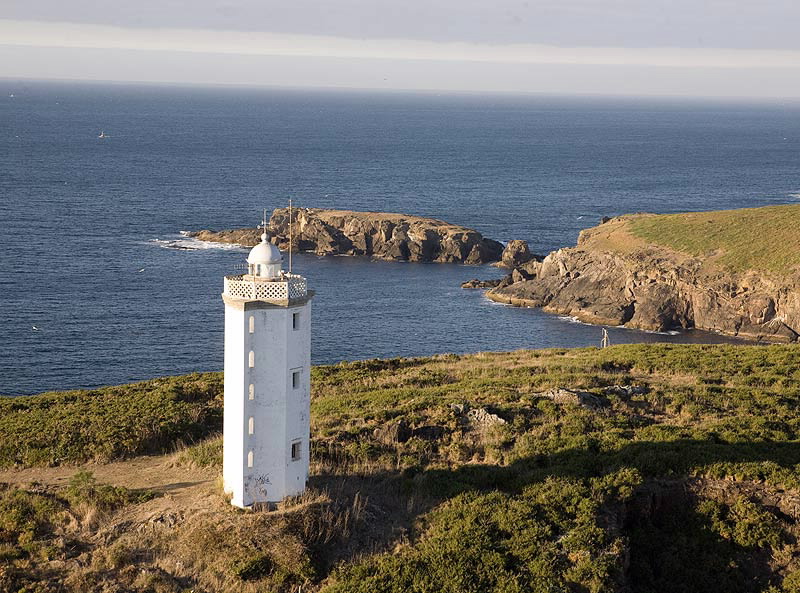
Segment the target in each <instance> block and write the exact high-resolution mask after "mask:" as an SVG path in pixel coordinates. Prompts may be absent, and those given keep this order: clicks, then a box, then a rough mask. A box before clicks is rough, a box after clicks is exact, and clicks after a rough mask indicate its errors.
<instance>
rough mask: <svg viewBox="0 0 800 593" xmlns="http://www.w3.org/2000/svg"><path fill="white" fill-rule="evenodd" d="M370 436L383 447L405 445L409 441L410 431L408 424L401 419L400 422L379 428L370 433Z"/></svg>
mask: <svg viewBox="0 0 800 593" xmlns="http://www.w3.org/2000/svg"><path fill="white" fill-rule="evenodd" d="M372 436H373V437H374V438H375V440H376V441H378V442H381V443H383V444H384V445H396V444H397V443H405V442H406V441H407V440H408V439H410V438H411V430H410V429H409V427H408V423H407V422H406V421H405V420H403V419H402V418H401V419H400V420H396V421H393V422H389V423H388V424H384V425H383V426H379V427H378V428H376V429H375V430H374V431H372Z"/></svg>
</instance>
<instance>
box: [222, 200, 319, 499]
mask: <svg viewBox="0 0 800 593" xmlns="http://www.w3.org/2000/svg"><path fill="white" fill-rule="evenodd" d="M266 226H267V225H266V215H265V217H264V222H263V229H264V233H263V234H262V235H261V242H260V243H259V244H258V245H256V246H255V247H253V249H252V250H251V251H250V254H249V255H248V256H247V273H246V274H241V275H237V276H225V281H224V284H225V289H224V291H223V293H222V300H223V302H224V303H225V411H224V422H223V472H222V474H223V481H224V488H225V492H226V493H228V494H229V495H230V496H231V504H233V505H234V506H237V507H241V508H246V507H250V506H252V505H253V504H256V503H274V502H278V501H280V500H281V499H282V498H284V497H285V496H290V495H295V494H300V493H301V492H303V490H305V487H306V480H307V479H308V469H309V448H310V442H309V437H310V435H309V432H310V428H309V426H310V425H309V417H310V413H309V408H310V401H311V375H310V371H311V299H312V297H313V296H314V293H313V292H312V291H309V290H308V288H307V282H306V279H305V278H303V277H302V276H300V275H297V274H292V273H291V270H290V271H289V273H287V272H286V271H284V270H283V269H282V257H281V253H280V251H278V248H277V247H275V246H274V245H273V244H272V243H270V242H269V237H268V236H267V232H266Z"/></svg>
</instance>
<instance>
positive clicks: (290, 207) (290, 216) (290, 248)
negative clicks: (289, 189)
mask: <svg viewBox="0 0 800 593" xmlns="http://www.w3.org/2000/svg"><path fill="white" fill-rule="evenodd" d="M289 273H290V274H291V273H292V198H289Z"/></svg>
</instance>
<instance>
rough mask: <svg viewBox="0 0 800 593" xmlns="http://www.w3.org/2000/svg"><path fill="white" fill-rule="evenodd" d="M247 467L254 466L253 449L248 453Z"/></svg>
mask: <svg viewBox="0 0 800 593" xmlns="http://www.w3.org/2000/svg"><path fill="white" fill-rule="evenodd" d="M247 467H253V451H248V453H247Z"/></svg>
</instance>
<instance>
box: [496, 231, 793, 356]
mask: <svg viewBox="0 0 800 593" xmlns="http://www.w3.org/2000/svg"><path fill="white" fill-rule="evenodd" d="M641 216H647V215H629V216H623V217H618V218H614V219H611V220H609V221H606V222H604V223H603V224H601V225H600V226H597V227H593V228H590V229H586V230H584V231H583V232H581V235H580V237H579V239H578V245H577V246H576V247H572V248H566V249H559V250H558V251H554V252H552V253H550V254H549V255H548V256H547V257H545V258H544V260H543V261H541V262H537V261H529V262H528V263H526V264H523V265H522V266H518V267H517V268H515V269H514V271H513V272H512V275H510V276H508V277H506V279H505V280H504V282H502V283H501V284H500V285H499V286H498V287H497V288H494V289H492V290H489V291H488V293H487V295H488V296H489V298H491V299H492V300H494V301H497V302H502V303H508V304H512V305H517V306H531V307H542V308H543V309H544V310H545V311H548V312H552V313H559V314H563V315H570V316H574V317H576V318H578V319H580V320H581V321H585V322H589V323H599V324H605V325H625V326H627V327H634V328H639V329H645V330H654V331H665V330H672V329H677V328H697V329H702V330H708V331H715V332H719V333H724V334H727V335H731V336H740V337H744V338H748V339H756V340H764V341H783V342H785V341H797V340H798V337H800V274H798V272H797V271H796V270H795V271H792V270H787V273H786V274H783V275H776V274H774V273H767V272H765V271H759V270H748V271H745V272H731V271H729V270H725V269H724V268H722V267H720V266H716V265H713V262H711V261H710V259H709V258H708V257H695V256H691V255H688V254H686V253H682V252H679V251H675V250H673V249H669V248H667V247H664V246H661V245H656V244H653V243H649V242H646V241H644V240H642V239H640V238H638V237H636V236H634V235H633V234H632V233H631V232H630V228H629V226H628V223H629V222H630V221H631V220H634V219H636V218H637V217H641ZM765 240H766V239H765Z"/></svg>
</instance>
